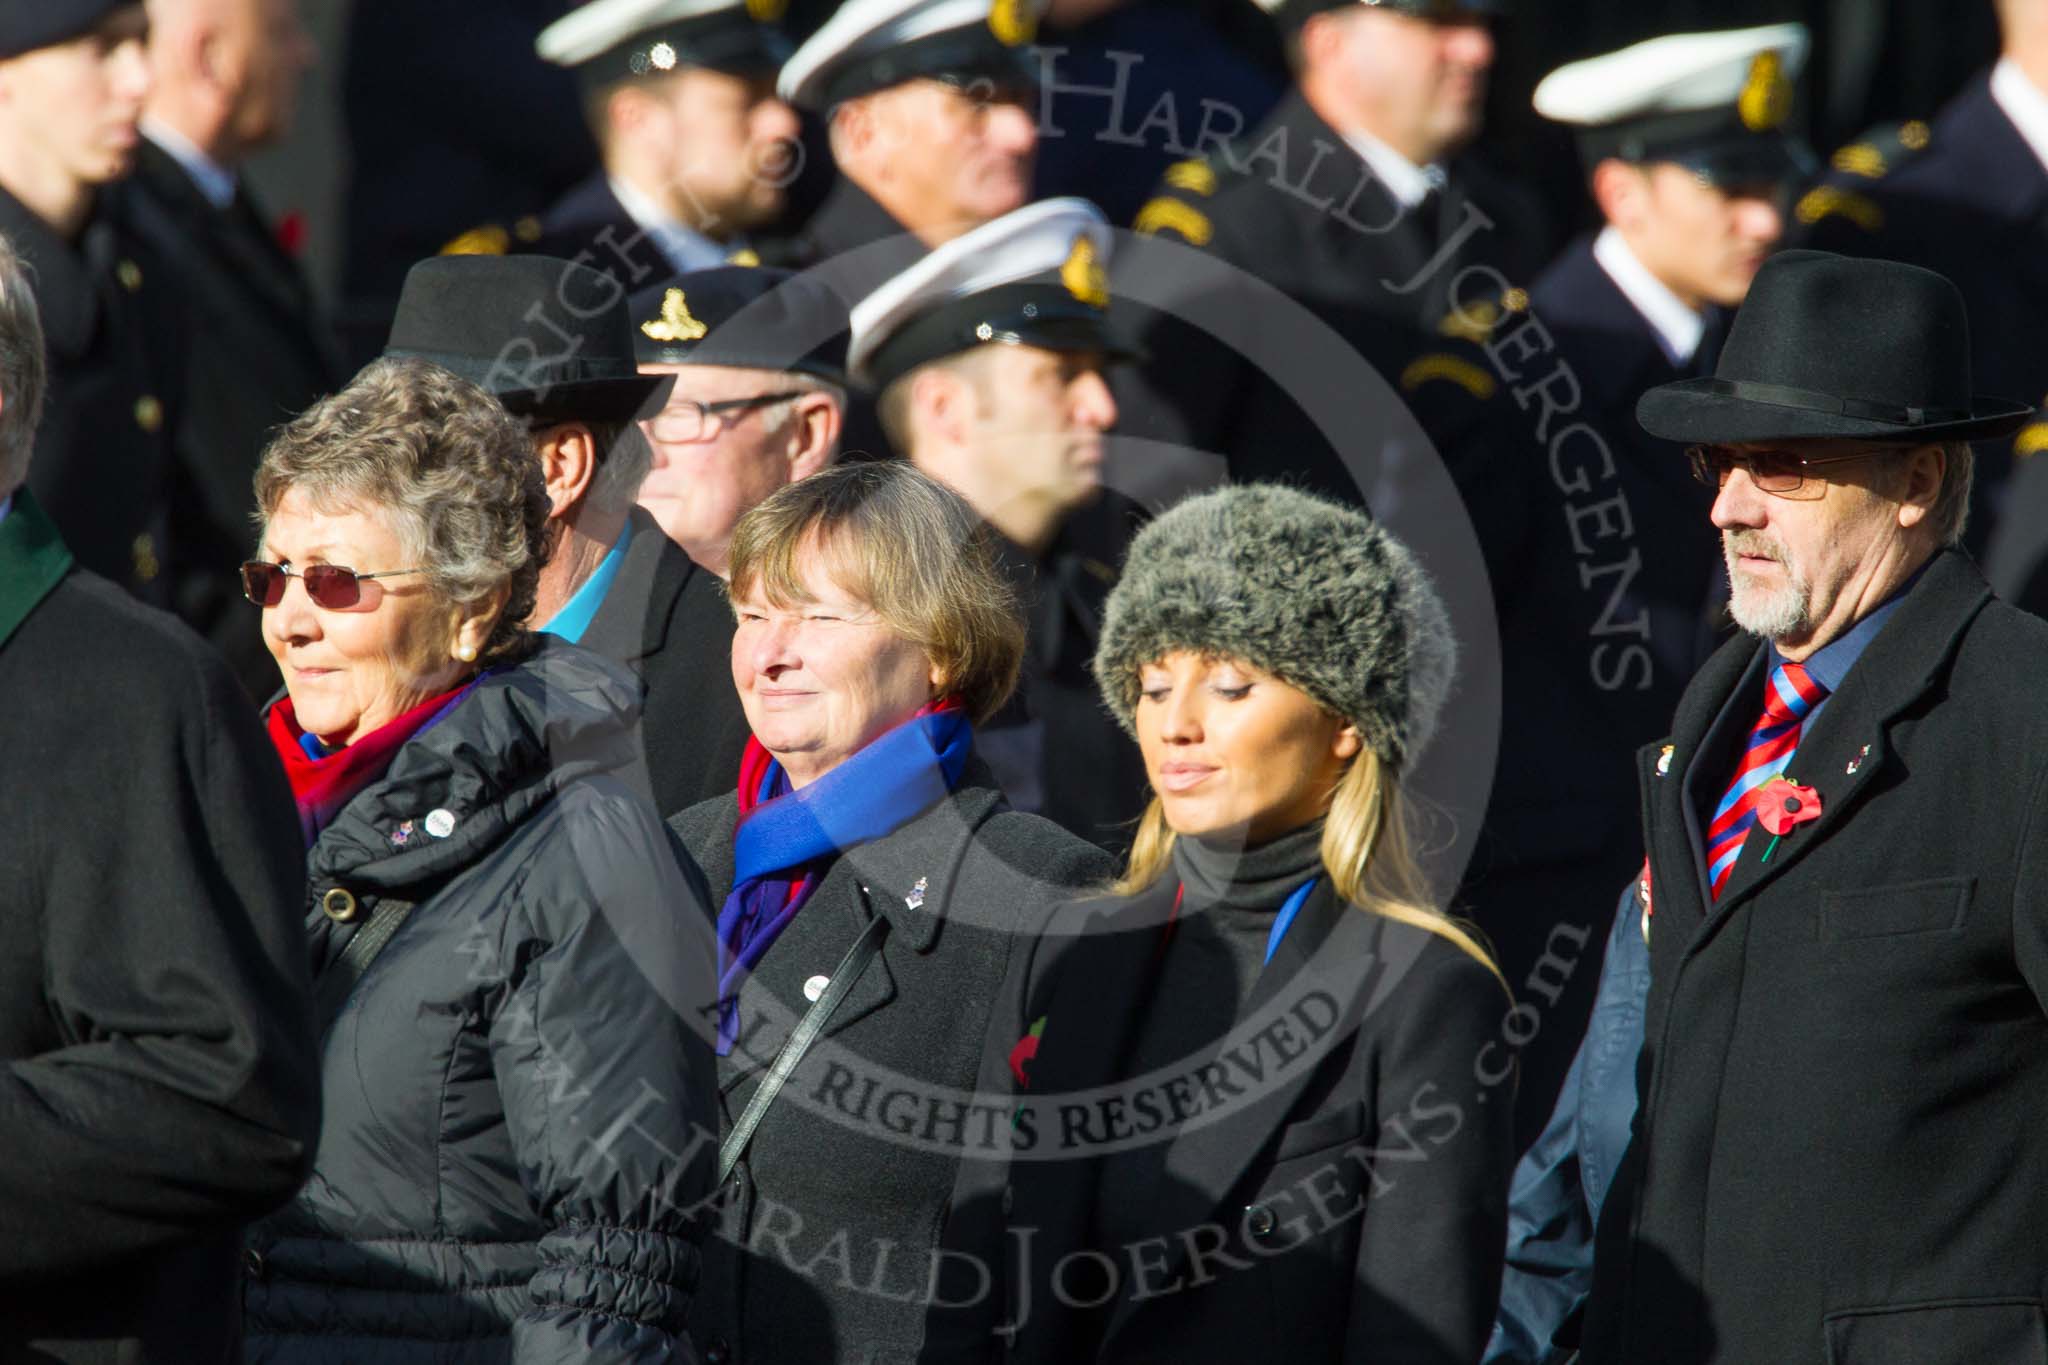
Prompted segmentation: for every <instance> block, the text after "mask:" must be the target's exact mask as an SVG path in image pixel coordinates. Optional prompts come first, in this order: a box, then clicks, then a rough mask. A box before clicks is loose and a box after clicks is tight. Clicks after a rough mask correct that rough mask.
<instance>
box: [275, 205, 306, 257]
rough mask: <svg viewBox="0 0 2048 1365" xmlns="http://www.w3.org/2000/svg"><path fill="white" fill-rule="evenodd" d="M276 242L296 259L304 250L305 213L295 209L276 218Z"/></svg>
mask: <svg viewBox="0 0 2048 1365" xmlns="http://www.w3.org/2000/svg"><path fill="white" fill-rule="evenodd" d="M277 244H278V246H279V247H281V248H283V250H284V254H285V255H287V256H289V257H291V258H292V259H293V260H295V261H296V260H297V259H298V258H299V257H300V256H301V255H303V254H304V253H305V250H306V215H305V214H304V213H301V212H300V211H299V210H297V209H293V210H292V211H291V212H289V213H287V214H285V216H284V217H282V218H280V219H278V220H277Z"/></svg>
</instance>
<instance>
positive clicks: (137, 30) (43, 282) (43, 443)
mask: <svg viewBox="0 0 2048 1365" xmlns="http://www.w3.org/2000/svg"><path fill="white" fill-rule="evenodd" d="M148 41H149V17H148V14H147V13H146V11H145V10H144V8H143V6H142V5H141V4H140V3H137V2H136V0H126V2H125V3H124V2H123V0H38V3H35V4H13V5H6V6H0V232H4V233H5V234H6V235H7V237H8V239H9V240H10V241H12V242H13V243H14V246H15V249H16V250H17V251H19V252H20V253H21V255H22V257H23V258H24V259H25V260H26V261H27V262H28V264H29V267H30V272H31V274H30V278H32V279H33V280H34V281H35V290H36V302H37V306H38V307H39V308H40V309H41V311H42V318H43V330H44V333H45V335H46V337H47V339H48V344H49V353H50V397H49V402H48V405H47V407H46V409H45V411H44V413H43V420H42V424H41V426H40V427H39V428H38V429H37V434H36V462H35V466H34V469H33V472H32V473H31V475H30V478H31V484H32V486H33V487H34V489H35V492H36V496H37V497H38V498H39V499H41V501H42V504H43V507H44V509H45V510H46V511H47V512H48V513H49V515H50V518H51V519H52V520H53V521H55V522H56V523H57V527H58V529H59V530H61V531H62V532H63V533H64V538H65V540H66V542H67V543H68V544H69V545H70V546H71V549H72V552H73V553H74V554H76V555H77V556H78V560H79V562H80V563H81V564H83V565H85V567H87V568H89V569H91V570H92V571H93V572H95V573H99V574H103V575H105V576H106V577H108V578H111V579H113V580H114V581H115V582H116V583H119V584H121V586H123V587H125V588H127V589H128V590H129V591H130V592H133V593H136V594H137V595H138V596H140V597H142V598H143V599H144V600H145V601H148V602H150V603H152V604H153V605H156V606H162V607H171V608H176V607H178V606H179V605H180V603H179V602H178V600H177V599H178V596H179V593H178V589H179V586H180V584H179V583H178V581H177V577H178V575H177V569H178V566H177V564H176V563H175V562H174V558H173V556H174V547H173V545H172V543H171V542H172V539H173V534H172V526H171V516H172V504H173V501H174V499H175V498H176V497H178V496H181V493H180V492H179V491H178V490H177V488H176V485H177V483H178V479H177V476H176V471H175V468H174V463H173V456H172V451H171V435H172V432H171V417H172V411H171V408H170V406H169V405H170V403H171V402H172V400H173V399H174V397H175V395H176V391H177V388H178V385H179V383H180V378H179V375H178V373H177V371H176V369H175V367H174V366H173V364H172V362H173V361H174V360H175V358H176V357H177V355H178V354H179V348H180V346H181V344H182V343H181V342H180V340H179V339H178V331H179V318H178V314H177V311H176V308H175V305H174V304H172V302H171V298H170V294H169V291H167V290H166V289H165V287H164V285H165V281H164V278H163V276H164V273H165V272H164V271H163V269H162V268H161V267H159V265H158V264H157V261H156V259H155V258H154V257H152V256H151V255H150V254H149V253H148V252H147V250H146V249H145V247H144V245H143V243H142V241H141V239H140V238H139V237H138V236H137V234H136V233H135V231H134V229H133V227H132V226H131V221H130V217H129V214H128V212H127V205H126V203H125V195H124V191H123V190H122V189H121V188H120V187H119V186H118V185H117V183H116V182H118V181H120V180H122V179H124V178H125V177H126V176H127V175H128V174H129V173H130V172H131V171H132V170H133V169H134V167H135V159H136V152H137V147H138V145H139V136H138V133H137V127H138V125H139V123H140V120H141V117H142V109H143V103H144V101H145V100H147V99H148V97H149V91H150V67H149V55H148ZM209 614H210V613H209V612H208V611H206V610H201V611H198V612H195V613H194V615H195V616H196V617H198V618H200V619H202V620H203V619H204V618H205V617H206V616H208V615H209Z"/></svg>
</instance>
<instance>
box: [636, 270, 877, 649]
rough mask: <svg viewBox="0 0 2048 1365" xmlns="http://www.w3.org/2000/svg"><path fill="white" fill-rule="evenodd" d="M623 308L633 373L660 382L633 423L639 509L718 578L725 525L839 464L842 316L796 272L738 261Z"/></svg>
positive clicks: (725, 552) (660, 287)
mask: <svg viewBox="0 0 2048 1365" xmlns="http://www.w3.org/2000/svg"><path fill="white" fill-rule="evenodd" d="M632 308H633V319H634V322H635V323H636V324H637V326H636V327H635V329H634V332H633V348H634V351H635V353H636V354H637V355H638V357H639V360H640V373H642V374H645V375H657V376H660V377H662V378H666V379H670V380H672V381H673V383H674V387H673V388H671V389H670V390H669V395H668V401H667V403H666V404H664V405H663V407H662V409H661V410H660V411H659V412H657V413H655V414H654V415H653V416H652V417H650V418H648V419H647V420H646V421H645V422H643V423H641V429H642V431H644V432H645V433H646V436H647V440H648V444H649V445H651V446H652V447H653V448H654V461H653V464H652V466H651V467H650V468H649V469H648V471H647V478H646V479H645V480H644V481H643V482H642V483H641V485H640V505H641V506H642V507H644V508H646V509H647V511H648V512H649V513H650V514H652V515H653V517H654V519H655V521H657V522H659V523H660V524H661V529H662V530H663V531H665V532H667V534H668V538H669V539H670V540H673V541H674V542H675V543H676V544H678V545H680V546H682V547H683V549H684V550H685V551H686V552H688V554H689V556H690V558H691V559H693V560H695V561H696V562H697V563H698V564H699V565H701V566H702V567H704V568H706V569H709V570H710V571H711V572H712V573H715V574H717V575H718V576H719V577H720V578H724V577H725V576H726V571H727V566H728V556H729V554H730V551H731V548H732V531H733V527H734V526H735V525H736V524H737V523H738V521H739V519H740V518H741V517H743V516H745V515H746V514H747V513H748V512H751V511H752V510H753V509H754V508H755V507H756V506H758V505H759V504H760V503H761V502H762V501H764V500H765V499H766V498H767V497H768V495H769V494H770V493H773V492H774V491H775V490H776V489H778V488H780V487H782V486H783V485H784V484H790V483H795V482H796V481H797V480H798V479H803V478H808V477H810V476H811V475H813V474H815V473H817V472H818V471H819V470H821V469H824V468H825V467H826V466H827V465H829V464H831V463H832V461H833V460H834V459H835V458H836V457H837V456H838V454H839V432H840V429H841V427H842V425H843V424H844V421H845V413H846V308H845V306H844V305H843V304H841V303H840V302H839V298H838V296H837V295H835V294H834V293H833V292H832V291H831V290H829V289H827V288H825V287H824V286H823V285H822V284H820V283H819V282H818V281H816V280H814V279H812V278H810V277H808V276H797V275H792V274H791V273H790V272H789V271H787V270H776V269H772V268H769V267H766V266H742V265H728V266H720V267H718V268H717V269H714V270H699V271H696V272H694V273H692V274H688V275H680V276H677V277H676V278H675V279H672V280H669V281H667V282H666V283H663V284H657V285H655V286H654V287H653V288H651V289H647V290H643V291H642V292H640V293H639V294H636V295H634V296H633V301H632ZM725 616H726V620H725V627H726V629H727V630H728V631H730V630H731V628H732V614H731V612H730V611H728V612H726V613H725Z"/></svg>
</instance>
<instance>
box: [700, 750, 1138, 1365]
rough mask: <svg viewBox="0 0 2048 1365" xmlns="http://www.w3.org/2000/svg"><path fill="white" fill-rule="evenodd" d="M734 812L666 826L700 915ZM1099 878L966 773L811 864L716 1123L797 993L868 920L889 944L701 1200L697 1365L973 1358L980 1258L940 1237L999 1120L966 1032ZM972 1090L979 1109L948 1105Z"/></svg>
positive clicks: (1091, 852)
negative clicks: (877, 921) (706, 1222)
mask: <svg viewBox="0 0 2048 1365" xmlns="http://www.w3.org/2000/svg"><path fill="white" fill-rule="evenodd" d="M737 815H738V803H737V801H736V800H735V798H734V797H732V796H724V797H720V798H719V799H718V800H715V801H707V802H704V803H703V804H701V805H698V806H694V807H692V808H691V809H689V810H687V811H685V812H683V813H682V814H681V815H679V816H677V817H675V818H674V820H673V821H672V822H671V823H672V825H673V827H674V828H675V830H676V831H677V832H678V833H679V834H680V835H681V836H682V838H683V842H684V844H685V845H686V846H687V847H688V849H689V850H690V853H691V854H692V856H693V857H694V858H695V859H696V860H697V861H698V862H699V863H700V864H701V865H702V867H703V869H704V874H705V877H706V880H707V881H708V882H709V883H710V886H711V899H712V902H713V904H714V905H716V904H719V903H722V902H723V900H724V898H725V896H726V895H727V894H728V893H729V892H730V890H731V888H732V877H733V830H734V823H735V821H736V819H737ZM1112 871H1113V869H1112V868H1111V866H1110V861H1109V858H1108V856H1107V855H1106V854H1104V853H1102V852H1101V851H1100V850H1098V849H1096V848H1095V847H1094V846H1092V845H1090V844H1088V843H1085V842H1083V841H1082V840H1081V839H1079V838H1076V837H1075V836H1074V835H1071V834H1069V833H1067V832H1066V831H1064V830H1062V829H1061V828H1059V827H1058V826H1057V825H1054V824H1052V823H1051V822H1050V821H1047V820H1043V819H1040V818H1039V817H1037V816H1035V815H1025V814H1022V813H1020V812H1017V811H1012V810H1010V809H1009V808H1008V807H1007V806H1005V805H1004V803H1003V799H1002V796H1001V794H1000V793H999V792H998V791H996V789H995V786H994V782H993V780H992V779H991V778H990V776H989V774H988V770H987V769H986V768H985V767H983V766H982V765H981V764H980V763H979V762H974V763H970V765H969V767H968V769H967V771H966V773H965V774H964V775H963V778H962V780H961V783H960V785H959V787H958V788H957V789H956V790H955V791H954V792H953V794H952V796H951V797H950V798H949V799H948V800H946V801H943V802H941V803H939V804H938V805H936V806H934V807H932V808H931V809H930V810H928V811H926V812H925V813H924V814H922V815H920V816H918V817H916V818H915V819H913V820H911V821H910V822H909V823H907V824H905V825H904V826H902V827H901V828H899V829H898V830H896V831H895V832H894V833H893V834H890V835H888V836H887V837H885V838H882V839H878V840H875V841H874V842H872V843H868V844H863V845H860V846H858V847H857V848H855V849H854V850H852V851H851V852H848V853H844V854H842V855H840V856H839V857H838V858H836V859H835V860H834V861H833V862H832V863H831V865H830V866H829V867H828V868H827V869H826V871H825V873H824V879H823V881H822V882H821V883H820V884H819V886H818V888H817V889H816V890H815V891H814V892H813V893H812V894H811V897H810V899H809V901H807V902H806V903H805V905H804V906H803V908H802V910H801V911H800V912H799V913H798V914H797V916H796V918H795V919H793V920H792V921H791V922H790V924H789V926H788V928H786V929H784V930H783V932H782V934H781V936H780V937H779V938H777V939H776V941H775V943H774V944H773V945H772V946H771V947H770V948H769V950H768V952H767V955H766V956H764V957H763V958H762V959H761V962H760V964H759V967H758V968H757V970H756V971H755V972H754V973H753V974H752V975H751V976H750V977H749V978H748V979H747V980H746V982H745V983H744V984H743V985H742V987H741V988H740V993H739V1004H740V1027H741V1034H740V1041H739V1043H738V1044H737V1045H736V1046H735V1047H734V1048H733V1051H732V1055H731V1056H729V1057H726V1058H722V1059H720V1063H719V1091H720V1099H721V1101H722V1104H723V1108H724V1120H725V1123H726V1124H727V1125H730V1124H731V1122H732V1121H733V1120H734V1119H735V1118H737V1117H738V1115H739V1114H740V1112H741V1111H742V1110H743V1109H744V1108H745V1107H746V1104H747V1101H748V1099H749V1098H751V1097H752V1095H753V1092H754V1088H755V1086H756V1084H757V1083H758V1082H759V1080H760V1077H761V1074H762V1073H763V1071H764V1070H765V1069H766V1068H767V1066H768V1065H769V1064H770V1063H771V1062H772V1061H773V1059H774V1057H775V1054H776V1052H777V1051H779V1050H780V1048H781V1046H782V1043H783V1041H784V1039H786V1038H787V1036H788V1034H789V1032H790V1030H791V1028H792V1027H794V1025H795V1022H796V1020H798V1019H799V1018H801V1017H802V1015H803V1012H804V1010H805V1009H807V1008H808V1007H809V1003H810V1002H809V1001H808V1000H807V999H806V998H805V994H804V988H805V985H806V983H807V982H809V981H811V980H812V979H813V978H815V977H818V976H824V975H829V973H831V972H832V971H833V969H834V968H835V967H836V966H837V965H838V963H839V961H840V959H841V958H842V957H843V956H844V955H845V953H846V950H847V949H848V948H849V947H850V946H851V945H852V943H853V941H854V939H855V938H856V937H857V936H858V935H859V934H860V932H861V929H862V927H863V926H864V925H866V923H867V922H868V920H869V918H870V917H872V916H874V915H881V916H884V917H886V918H887V919H888V921H889V924H890V929H889V932H888V934H887V936H886V937H885V938H884V940H883V944H882V950H881V954H880V956H879V957H878V958H876V960H875V961H874V962H873V963H871V964H870V965H869V967H868V969H867V971H866V972H865V973H864V974H863V975H862V977H861V978H860V980H859V982H858V984H857V985H856V987H855V988H854V991H853V993H852V994H851V995H849V996H848V997H847V998H846V999H845V1001H844V1002H843V1003H842V1004H841V1005H840V1007H839V1010H838V1011H837V1012H836V1013H835V1014H834V1015H833V1017H832V1021H831V1026H830V1027H829V1028H828V1029H827V1031H826V1032H825V1034H824V1035H823V1037H822V1038H821V1039H820V1040H819V1042H818V1043H817V1045H816V1046H814V1047H813V1048H812V1049H811V1051H810V1053H809V1055H808V1056H807V1057H806V1058H805V1060H804V1064H803V1066H802V1067H801V1068H800V1069H799V1070H798V1071H797V1072H796V1074H795V1075H794V1076H792V1077H791V1078H790V1081H789V1083H788V1084H787V1085H786V1086H785V1087H784V1088H783V1090H782V1092H781V1094H780V1096H779V1097H778V1098H777V1099H776V1101H775V1103H774V1105H773V1106H772V1107H771V1108H770V1110H769V1111H768V1113H767V1115H766V1117H765V1118H764V1119H763V1121H762V1123H761V1126H760V1128H759V1129H758V1130H757V1132H756V1133H755V1136H754V1139H753V1142H752V1144H751V1145H750V1147H749V1149H748V1152H747V1154H746V1157H745V1159H744V1160H743V1161H742V1162H741V1163H740V1165H739V1166H738V1167H736V1168H735V1170H734V1171H733V1175H732V1178H731V1180H730V1181H729V1182H728V1184H727V1186H726V1187H725V1188H724V1189H723V1190H721V1191H720V1197H721V1210H720V1212H721V1220H722V1221H721V1225H720V1227H718V1228H717V1229H715V1230H713V1231H710V1232H707V1235H706V1237H705V1240H704V1258H705V1260H704V1276H703V1282H702V1287H701V1289H700V1291H699V1294H698V1299H697V1307H696V1312H695V1315H694V1316H693V1318H692V1320H691V1330H692V1334H693V1336H694V1337H695V1339H696V1343H697V1347H698V1350H699V1352H700V1353H701V1354H702V1356H703V1358H704V1360H705V1361H706V1362H707V1365H721V1363H723V1365H739V1363H740V1362H745V1365H782V1363H783V1362H790V1361H806V1362H827V1361H843V1362H863V1365H865V1363H866V1362H877V1363H879V1362H892V1363H893V1362H899V1361H906V1362H907V1361H913V1360H918V1359H927V1360H938V1359H979V1358H981V1355H982V1353H983V1352H985V1351H986V1350H987V1349H989V1347H990V1346H991V1345H992V1340H991V1338H989V1337H988V1335H987V1332H988V1329H989V1328H990V1327H991V1326H992V1325H993V1321H994V1320H993V1316H992V1314H993V1310H994V1306H995V1297H994V1296H995V1295H996V1293H997V1292H998V1290H997V1287H996V1286H995V1285H994V1284H993V1283H992V1282H990V1283H986V1284H984V1283H982V1282H981V1280H980V1275H979V1273H978V1272H976V1271H973V1270H969V1269H968V1268H967V1267H968V1266H969V1265H970V1264H971V1262H970V1259H969V1258H975V1259H977V1260H978V1261H979V1263H980V1264H982V1265H984V1266H989V1267H992V1266H993V1265H994V1264H995V1263H996V1260H997V1257H998V1251H997V1249H996V1248H995V1247H994V1246H990V1245H983V1244H981V1240H982V1239H981V1237H980V1234H979V1233H976V1234H971V1235H970V1234H968V1233H966V1232H964V1231H963V1229H962V1228H961V1227H959V1226H949V1223H950V1222H951V1213H952V1210H953V1209H954V1207H955V1206H956V1204H957V1205H961V1206H965V1205H967V1204H968V1203H970V1202H977V1201H975V1200H972V1199H970V1196H969V1192H970V1191H978V1190H981V1189H984V1188H986V1187H989V1186H990V1184H991V1182H993V1185H994V1186H995V1187H999V1186H1000V1184H1001V1172H1000V1168H999V1166H998V1164H997V1163H996V1162H995V1161H993V1160H991V1159H990V1158H991V1157H992V1156H994V1155H995V1154H996V1150H997V1148H998V1146H999V1143H1000V1137H1001V1135H1000V1133H998V1132H993V1131H992V1130H993V1126H994V1125H997V1124H1007V1123H1008V1121H1009V1114H1008V1110H1007V1109H1006V1108H1004V1107H1003V1105H1002V1104H1001V1103H1000V1101H999V1098H997V1097H999V1095H1000V1090H999V1089H992V1088H991V1085H990V1081H991V1078H990V1077H989V1075H988V1073H987V1069H986V1067H987V1058H988V1049H987V1048H986V1047H985V1045H984V1044H985V1035H986V1033H987V1029H988V1026H989V1025H990V1023H991V1015H992V1011H993V1010H994V1008H995V1006H996V1002H997V1000H998V999H999V998H1000V997H1001V995H1002V989H1003V983H1004V981H1005V976H1006V973H1007V972H1008V971H1009V969H1010V966H1011V962H1012V959H1013V956H1015V957H1021V956H1022V954H1023V947H1024V945H1023V939H1022V935H1023V934H1024V933H1025V932H1026V931H1027V929H1028V928H1029V927H1030V926H1033V925H1036V924H1038V923H1040V922H1042V921H1043V920H1044V918H1045V916H1046V914H1047V913H1048V912H1049V911H1050V909H1051V907H1052V906H1053V905H1055V904H1057V903H1059V902H1060V901H1062V900H1064V899H1066V898H1068V897H1070V896H1071V895H1072V894H1073V893H1074V890H1075V888H1077V887H1083V886H1088V885H1092V884H1096V883H1099V882H1102V881H1105V880H1107V878H1108V877H1109V876H1110V875H1111V873H1112ZM977 1089H980V1090H982V1091H983V1092H984V1094H985V1095H988V1096H990V1097H991V1098H992V1099H996V1102H992V1103H984V1104H976V1103H975V1102H974V1101H972V1100H971V1099H969V1098H967V1096H968V1092H972V1091H976V1090H977ZM963 1154H964V1155H965V1156H966V1158H967V1159H964V1160H963V1159H962V1158H963ZM977 1226H986V1225H985V1224H981V1223H977ZM996 1235H999V1231H998V1232H997V1234H996ZM970 1237H971V1240H972V1243H973V1244H967V1245H963V1239H968V1238H970ZM935 1253H936V1254H938V1265H939V1266H940V1267H941V1273H940V1274H939V1275H938V1276H937V1278H938V1279H939V1280H940V1281H941V1283H940V1286H939V1289H938V1292H937V1294H936V1296H934V1295H933V1294H932V1293H931V1292H930V1289H931V1285H932V1282H933V1280H934V1270H933V1266H934V1255H935ZM990 1279H991V1281H992V1279H993V1276H992V1275H991V1277H990ZM931 1297H937V1298H939V1299H942V1300H945V1301H946V1302H947V1303H950V1304H953V1305H955V1307H953V1308H946V1307H936V1308H930V1307H928V1305H927V1303H926V1302H925V1300H926V1299H927V1298H931ZM984 1315H988V1316H984Z"/></svg>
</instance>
